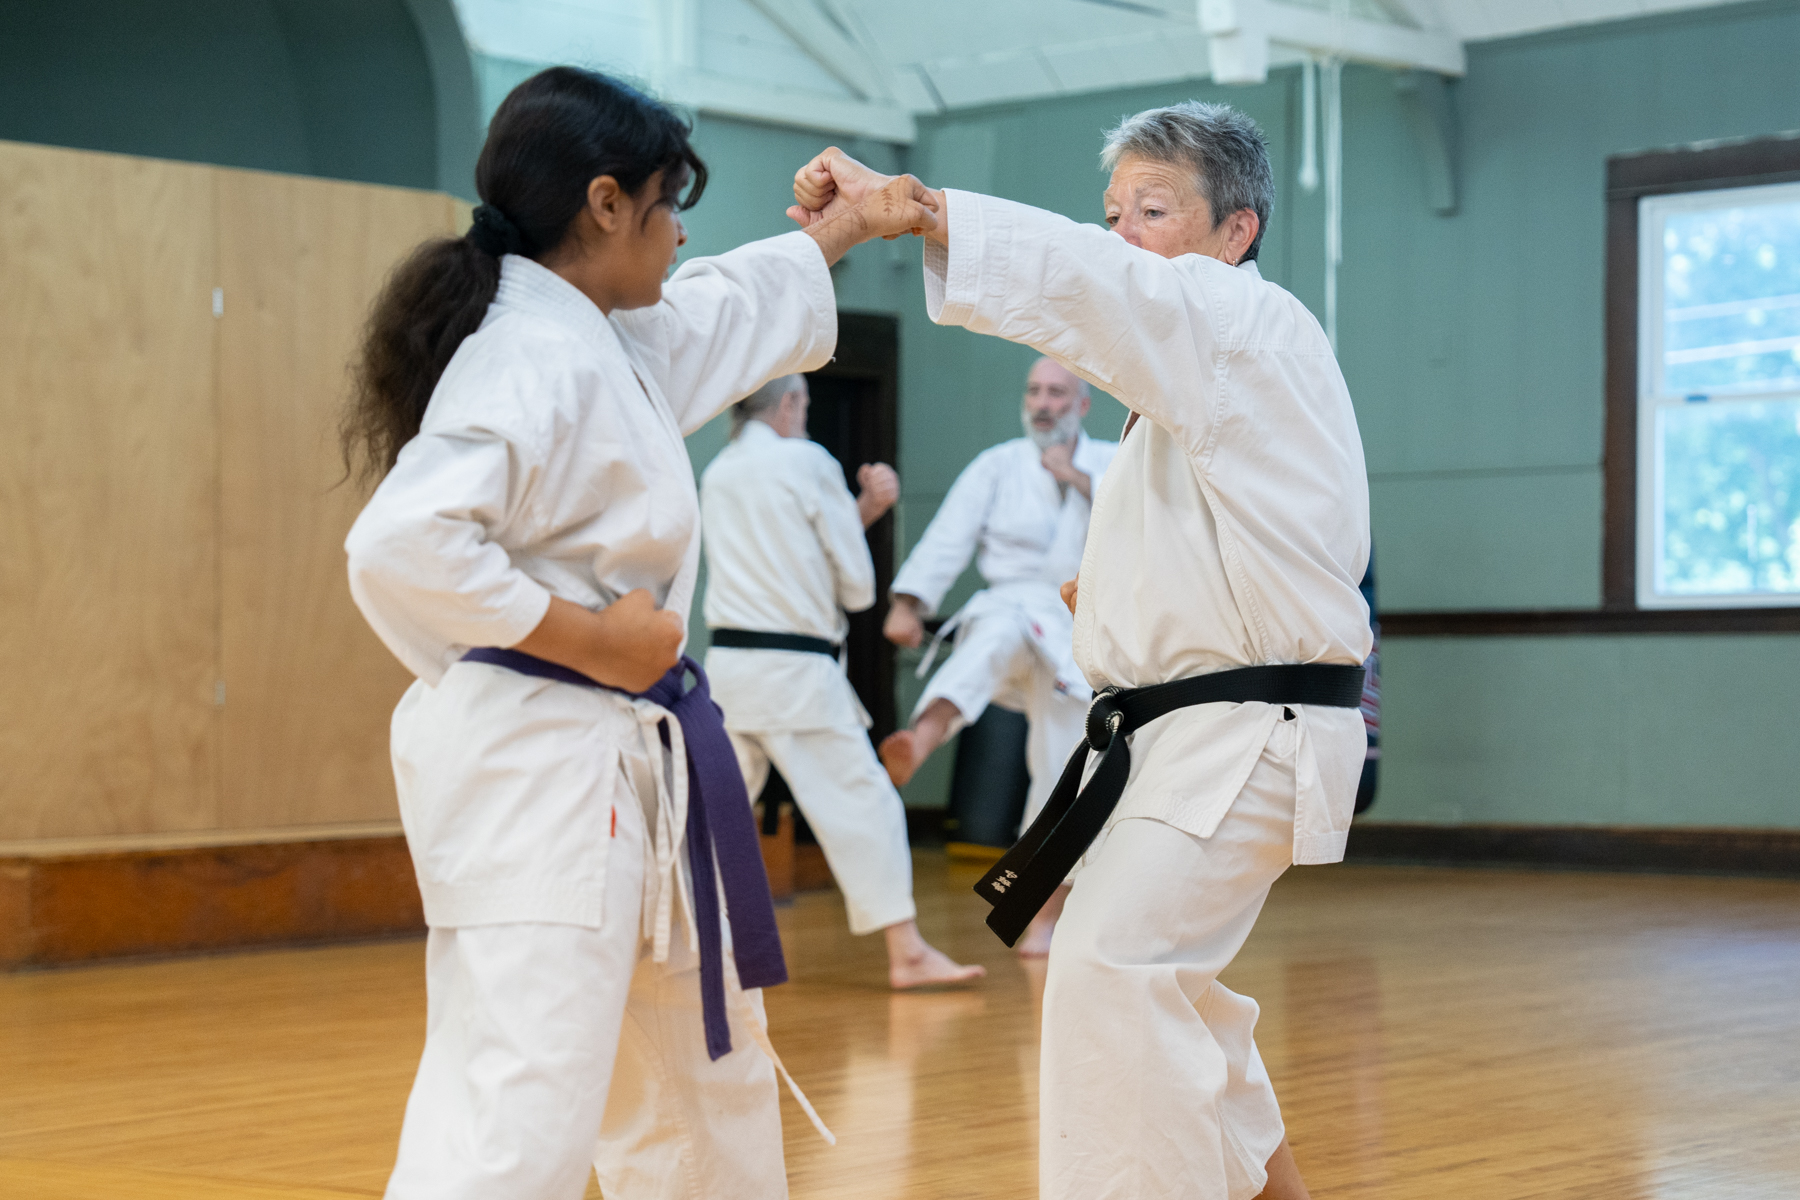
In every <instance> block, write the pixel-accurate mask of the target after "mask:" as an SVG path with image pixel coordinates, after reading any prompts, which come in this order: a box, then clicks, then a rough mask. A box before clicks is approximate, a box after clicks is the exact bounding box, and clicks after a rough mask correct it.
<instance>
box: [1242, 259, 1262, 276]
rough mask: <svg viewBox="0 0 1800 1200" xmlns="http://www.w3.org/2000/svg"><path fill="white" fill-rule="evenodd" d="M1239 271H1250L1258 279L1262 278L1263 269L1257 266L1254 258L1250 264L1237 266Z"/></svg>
mask: <svg viewBox="0 0 1800 1200" xmlns="http://www.w3.org/2000/svg"><path fill="white" fill-rule="evenodd" d="M1237 269H1238V270H1240V271H1248V272H1250V273H1251V274H1252V275H1254V276H1256V277H1257V278H1258V279H1261V278H1262V268H1261V267H1258V266H1257V265H1256V260H1255V259H1254V258H1253V259H1251V260H1250V261H1249V262H1241V263H1239V264H1238V265H1237Z"/></svg>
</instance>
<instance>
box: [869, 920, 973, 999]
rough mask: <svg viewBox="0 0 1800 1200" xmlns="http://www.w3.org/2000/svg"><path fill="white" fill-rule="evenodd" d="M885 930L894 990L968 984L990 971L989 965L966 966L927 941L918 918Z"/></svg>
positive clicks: (890, 975)
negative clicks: (920, 930)
mask: <svg viewBox="0 0 1800 1200" xmlns="http://www.w3.org/2000/svg"><path fill="white" fill-rule="evenodd" d="M882 932H883V933H885V934H886V935H887V952H888V983H890V984H891V985H893V988H894V990H895V991H905V990H906V989H907V988H916V987H930V986H932V985H933V984H946V983H949V984H955V983H969V982H971V981H973V980H976V979H980V978H981V977H982V976H983V975H986V974H987V968H986V967H983V966H967V967H965V966H963V965H962V964H961V963H959V962H955V961H953V960H952V959H951V958H950V956H949V955H947V954H945V953H944V952H943V951H942V950H939V949H938V948H937V947H935V946H933V945H932V944H931V943H930V942H928V941H926V940H925V937H924V935H923V934H921V933H920V932H919V924H918V922H917V921H900V922H898V923H896V924H893V925H889V926H888V927H887V928H886V929H884V930H882Z"/></svg>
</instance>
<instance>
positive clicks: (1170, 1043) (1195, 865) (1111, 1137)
mask: <svg viewBox="0 0 1800 1200" xmlns="http://www.w3.org/2000/svg"><path fill="white" fill-rule="evenodd" d="M1294 737H1295V731H1294V726H1293V724H1292V723H1291V722H1283V723H1281V724H1279V725H1277V726H1276V728H1275V732H1274V735H1273V737H1272V738H1271V741H1270V746H1269V748H1266V749H1265V750H1264V751H1263V755H1262V757H1261V759H1259V761H1258V762H1257V764H1256V766H1255V768H1254V769H1253V770H1252V771H1251V773H1250V776H1249V779H1248V781H1247V782H1246V783H1245V785H1244V789H1243V791H1242V792H1240V793H1239V794H1238V796H1237V798H1236V800H1235V801H1233V803H1232V807H1231V809H1230V811H1229V812H1227V813H1226V815H1225V817H1224V819H1223V820H1221V821H1220V823H1219V826H1218V828H1217V829H1216V830H1214V832H1213V834H1212V836H1211V837H1208V838H1198V837H1195V836H1193V835H1191V834H1188V833H1184V832H1182V831H1181V830H1179V829H1176V828H1175V827H1174V826H1172V825H1167V824H1164V823H1163V822H1161V821H1157V820H1153V819H1149V818H1133V817H1129V816H1127V817H1125V818H1124V819H1120V820H1118V821H1116V822H1115V823H1114V824H1113V825H1112V826H1111V827H1110V829H1109V830H1107V831H1106V832H1104V833H1103V834H1102V835H1101V836H1102V838H1103V839H1104V840H1102V841H1100V842H1098V843H1097V844H1096V845H1095V846H1094V847H1092V848H1090V850H1089V851H1088V855H1087V857H1086V859H1084V861H1083V865H1082V867H1081V868H1080V870H1079V871H1078V872H1077V873H1076V875H1075V886H1074V890H1073V891H1072V892H1071V893H1070V895H1069V900H1068V905H1067V907H1065V908H1064V909H1063V915H1062V920H1061V921H1059V922H1058V923H1057V926H1056V934H1055V937H1054V939H1053V941H1052V944H1051V948H1050V964H1049V971H1048V975H1047V979H1046V983H1045V988H1044V1024H1043V1042H1042V1050H1041V1055H1042V1057H1041V1067H1040V1071H1039V1103H1038V1108H1039V1112H1040V1114H1041V1116H1040V1124H1039V1156H1038V1178H1039V1180H1040V1195H1041V1196H1042V1197H1044V1200H1164V1198H1166V1200H1177V1198H1179V1200H1246V1198H1247V1197H1253V1196H1255V1195H1256V1194H1257V1193H1258V1192H1260V1191H1262V1189H1263V1186H1264V1184H1265V1183H1267V1180H1268V1177H1267V1172H1266V1164H1267V1163H1268V1160H1269V1157H1270V1155H1272V1154H1273V1153H1274V1152H1275V1150H1276V1148H1277V1147H1278V1146H1280V1144H1281V1139H1282V1138H1283V1137H1284V1136H1285V1130H1284V1128H1283V1126H1282V1121H1281V1108H1280V1106H1279V1105H1278V1104H1277V1103H1276V1100H1275V1090H1274V1088H1273V1087H1272V1086H1271V1084H1270V1082H1269V1076H1268V1073H1267V1072H1266V1071H1265V1070H1264V1069H1263V1063H1262V1057H1261V1056H1260V1055H1259V1054H1258V1053H1257V1050H1256V1042H1255V1040H1254V1038H1253V1036H1252V1035H1253V1033H1254V1031H1255V1028H1256V1018H1257V1015H1258V1009H1257V1006H1256V1002H1255V1001H1254V1000H1251V999H1249V998H1248V997H1246V996H1239V995H1237V994H1236V993H1234V992H1232V991H1230V990H1229V989H1227V988H1225V987H1224V986H1222V985H1221V984H1220V983H1219V982H1218V976H1219V972H1221V971H1223V970H1224V969H1225V967H1226V966H1227V965H1228V964H1229V963H1230V962H1231V960H1232V958H1233V957H1235V956H1236V954H1237V952H1238V949H1239V947H1241V946H1242V945H1243V944H1244V939H1245V938H1246V937H1248V936H1249V934H1250V927H1251V926H1252V925H1253V924H1255V922H1256V917H1257V914H1258V913H1259V912H1261V911H1262V906H1263V901H1264V900H1265V899H1266V898H1267V897H1268V894H1269V887H1270V885H1271V884H1273V883H1274V882H1275V880H1276V879H1277V878H1278V877H1280V875H1281V873H1282V872H1283V871H1284V870H1286V869H1287V867H1288V866H1289V864H1290V863H1291V862H1292V861H1293V843H1294V774H1293V769H1292V767H1291V766H1284V765H1282V764H1281V762H1280V761H1279V760H1278V759H1277V758H1276V756H1275V752H1277V751H1280V750H1282V749H1283V748H1284V746H1285V748H1286V751H1287V757H1288V762H1291V761H1292V758H1293V756H1292V745H1293V740H1292V739H1293V738H1294ZM1284 738H1285V739H1287V741H1286V742H1285V743H1280V742H1278V740H1277V739H1284ZM1130 795H1131V794H1130V792H1129V790H1128V791H1127V792H1126V795H1125V798H1124V799H1123V800H1121V802H1120V804H1121V811H1122V812H1127V811H1128V809H1127V806H1128V805H1129V802H1130Z"/></svg>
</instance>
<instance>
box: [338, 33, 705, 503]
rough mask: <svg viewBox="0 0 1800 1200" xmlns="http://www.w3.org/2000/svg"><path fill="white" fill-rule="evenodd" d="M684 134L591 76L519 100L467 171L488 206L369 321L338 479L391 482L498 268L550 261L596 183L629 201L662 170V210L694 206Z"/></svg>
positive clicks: (571, 72) (427, 248) (441, 243)
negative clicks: (615, 188) (505, 258)
mask: <svg viewBox="0 0 1800 1200" xmlns="http://www.w3.org/2000/svg"><path fill="white" fill-rule="evenodd" d="M690 133H691V130H690V128H689V127H688V125H687V123H686V122H685V121H683V120H682V119H681V118H680V117H679V116H677V115H676V114H675V113H674V112H673V111H672V110H671V109H669V108H668V107H667V106H666V105H663V104H661V103H659V102H658V101H656V100H653V99H651V98H650V97H649V96H647V95H645V94H644V93H643V92H640V91H638V90H637V89H636V88H634V87H631V86H630V85H629V84H625V83H621V82H619V81H618V80H616V79H612V78H609V77H608V76H605V75H602V74H600V73H598V72H596V71H584V70H580V69H578V68H575V67H551V68H550V69H549V70H547V71H540V72H539V73H538V74H536V75H533V76H532V77H531V78H530V79H527V80H526V81H525V82H524V83H521V84H520V85H519V86H518V87H516V88H514V89H513V90H512V94H511V95H509V96H507V98H506V99H505V100H504V101H502V102H501V105H500V108H499V110H498V111H497V112H495V114H494V119H493V122H492V123H491V124H490V125H489V126H488V137H487V143H486V145H484V146H483V147H482V148H481V158H480V159H479V160H478V161H477V162H476V164H475V191H476V194H477V195H479V196H480V197H481V199H482V202H483V203H482V205H481V207H479V208H477V209H476V210H475V219H474V224H473V225H472V226H471V227H470V229H469V232H468V233H467V234H466V235H464V236H463V237H459V238H435V239H433V240H432V241H429V242H425V243H424V244H422V245H420V246H419V247H418V248H417V249H416V250H414V251H413V252H412V253H411V254H410V255H408V256H407V258H406V259H405V260H404V261H403V262H402V263H401V264H400V265H399V266H398V267H396V268H395V269H394V272H393V274H392V275H391V276H389V277H388V281H387V284H386V285H385V286H384V287H383V288H382V290H381V295H380V296H379V297H377V298H376V300H375V304H374V307H373V308H372V309H371V310H370V313H369V322H368V326H367V329H366V330H365V332H364V335H363V344H362V353H361V357H360V359H359V360H358V362H357V364H356V371H355V386H354V390H353V391H352V394H351V397H350V401H349V404H348V405H347V407H346V408H345V410H344V415H343V419H342V421H341V422H340V423H339V427H338V436H339V441H340V444H341V446H342V449H343V453H344V466H345V469H346V470H348V471H349V472H350V473H351V474H352V475H354V476H356V477H357V478H358V479H359V480H360V481H362V482H364V483H369V482H373V481H375V480H379V479H380V478H381V477H382V476H384V475H386V474H387V473H388V471H389V470H390V469H391V468H392V467H393V465H394V460H395V459H396V458H397V457H398V456H399V454H400V448H401V447H402V446H404V445H406V443H407V442H409V441H411V440H412V439H413V437H414V435H415V434H417V433H418V432H419V425H420V422H422V421H423V420H424V419H425V406H426V404H427V403H428V402H429V401H430V400H431V393H432V390H433V389H434V388H435V387H437V381H438V378H439V377H440V376H441V375H443V373H444V368H445V367H446V366H448V365H449V363H450V356H451V355H453V354H455V353H456V348H457V347H458V346H459V345H461V344H462V340H463V339H464V338H466V337H468V336H469V335H470V334H471V333H474V332H475V330H476V329H477V328H479V327H480V325H481V321H482V318H483V317H484V316H485V315H486V314H487V310H488V305H489V304H491V303H492V302H493V299H494V294H495V292H496V291H497V290H498V289H499V286H500V257H501V255H503V254H521V255H524V256H525V257H527V258H537V259H541V258H543V257H544V256H545V255H546V254H549V253H550V252H551V251H553V250H555V249H556V248H557V247H558V246H559V245H561V243H562V241H563V239H564V237H565V236H566V235H567V234H568V232H569V227H570V225H571V224H572V223H573V222H574V220H575V217H576V216H577V214H579V213H580V212H581V211H582V209H583V208H585V207H586V206H587V193H588V184H589V183H590V182H592V181H593V180H594V179H596V178H598V177H599V176H601V175H611V176H612V177H613V178H614V179H615V180H616V181H617V182H618V184H619V187H620V189H621V190H623V191H625V192H626V193H628V194H630V195H633V196H636V195H638V194H639V192H640V191H641V190H642V189H643V187H644V185H645V184H646V183H647V182H648V181H649V180H650V177H651V176H653V175H655V174H656V173H657V172H658V171H661V172H663V176H662V181H661V186H662V197H661V199H662V201H663V202H665V203H669V204H673V205H675V206H676V207H678V208H683V209H685V208H690V207H692V206H693V205H694V203H695V202H696V201H698V200H699V199H700V193H701V192H702V191H703V190H704V189H705V187H706V164H705V163H703V162H701V161H700V157H699V155H697V154H695V153H694V149H693V147H692V146H691V145H689V144H688V137H689V135H690ZM690 180H691V181H692V186H691V187H689V181H690ZM684 188H686V189H687V196H686V198H685V199H683V198H682V195H681V193H682V190H683V189H684Z"/></svg>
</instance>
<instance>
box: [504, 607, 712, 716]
mask: <svg viewBox="0 0 1800 1200" xmlns="http://www.w3.org/2000/svg"><path fill="white" fill-rule="evenodd" d="M686 633H687V627H686V626H685V625H683V624H682V620H681V618H680V617H679V616H677V615H675V614H674V613H672V612H667V611H665V610H663V609H659V608H657V607H656V601H655V600H654V599H652V598H651V596H650V593H649V592H648V591H646V590H645V589H643V588H638V589H636V590H635V591H630V592H627V593H625V594H624V595H623V596H620V597H619V598H618V599H617V600H615V601H613V603H612V604H610V605H608V606H607V607H606V608H603V609H601V610H600V611H599V612H593V611H590V610H589V609H586V608H583V607H582V606H581V605H579V604H575V603H572V602H570V601H568V600H563V599H561V598H559V597H555V596H553V597H551V599H550V609H549V611H548V612H546V613H545V614H544V619H543V620H542V621H540V622H538V627H537V628H536V629H534V630H532V631H531V633H530V634H528V635H527V636H526V638H525V640H524V641H522V642H520V643H519V644H518V645H517V646H515V647H514V649H516V650H523V651H524V652H525V653H527V654H530V655H534V656H535V657H537V658H542V659H546V660H548V661H550V662H553V663H556V664H557V665H559V666H564V667H568V668H569V669H570V670H572V671H580V672H581V673H582V674H583V675H586V676H587V677H588V678H589V679H592V680H594V681H595V682H596V683H603V684H605V685H606V686H608V687H615V688H621V689H623V690H625V691H627V692H641V691H643V690H644V689H646V688H648V687H650V686H651V685H652V684H654V683H655V682H656V681H657V680H659V679H661V678H662V677H663V676H664V675H666V674H668V673H669V668H671V667H673V666H674V665H675V664H676V663H678V662H680V661H681V639H682V638H683V636H685V635H686Z"/></svg>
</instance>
